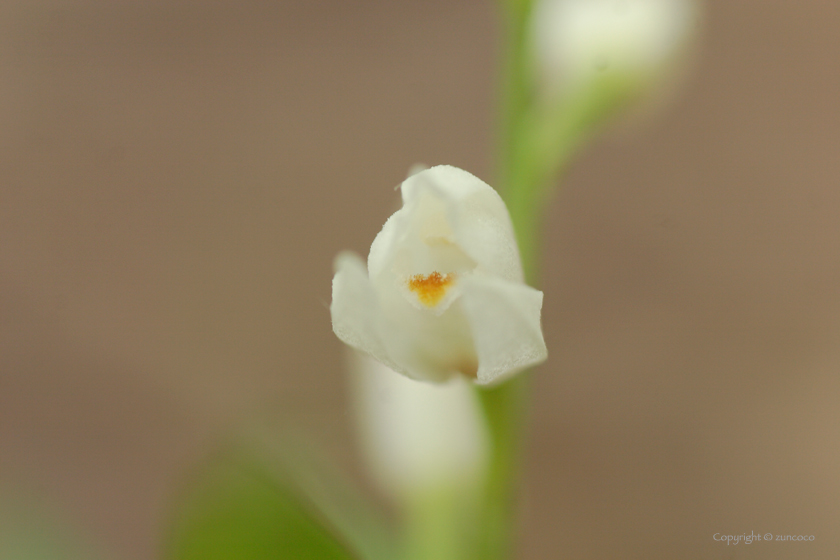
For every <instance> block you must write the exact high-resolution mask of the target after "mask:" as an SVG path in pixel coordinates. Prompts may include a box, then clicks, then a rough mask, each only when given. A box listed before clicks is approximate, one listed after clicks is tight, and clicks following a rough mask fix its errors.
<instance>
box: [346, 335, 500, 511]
mask: <svg viewBox="0 0 840 560" xmlns="http://www.w3.org/2000/svg"><path fill="white" fill-rule="evenodd" d="M353 366H354V367H352V368H351V370H352V371H351V373H352V375H353V378H354V379H353V381H354V386H355V396H356V408H357V416H358V420H359V431H360V436H361V440H362V448H363V451H364V453H365V459H366V460H367V462H368V465H369V468H370V470H371V472H372V473H373V475H374V477H375V479H376V481H377V482H378V483H379V484H381V485H382V486H383V489H384V490H385V491H386V492H388V493H389V494H390V495H392V496H395V497H397V498H406V497H411V496H417V495H418V494H422V493H424V492H428V491H435V490H439V489H441V488H450V489H452V488H455V489H458V488H460V489H461V490H464V489H465V487H475V485H476V484H478V483H480V482H481V481H482V479H483V473H484V468H485V464H486V460H487V452H488V446H489V443H488V434H487V432H486V427H485V424H484V420H483V416H482V415H481V410H480V408H479V403H478V402H477V397H476V395H475V393H474V391H473V390H472V387H471V384H470V382H469V381H467V380H466V379H465V378H463V377H461V376H455V377H453V378H451V379H450V380H449V381H447V382H445V383H438V384H431V383H422V382H419V381H415V380H413V379H409V378H407V377H405V376H404V375H400V374H398V373H396V372H395V371H393V370H391V369H389V368H388V367H387V366H384V365H382V364H381V363H380V362H378V361H376V360H374V359H373V358H370V357H368V356H366V355H363V354H361V353H357V352H354V353H353Z"/></svg>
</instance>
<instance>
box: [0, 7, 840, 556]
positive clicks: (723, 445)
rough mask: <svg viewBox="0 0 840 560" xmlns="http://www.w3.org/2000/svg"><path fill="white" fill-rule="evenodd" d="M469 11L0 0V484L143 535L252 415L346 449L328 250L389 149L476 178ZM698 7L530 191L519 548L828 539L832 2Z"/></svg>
mask: <svg viewBox="0 0 840 560" xmlns="http://www.w3.org/2000/svg"><path fill="white" fill-rule="evenodd" d="M493 8H494V6H493V3H492V2H490V1H488V0H470V1H463V2H447V1H443V0H425V1H419V0H418V1H410V0H400V1H395V0H389V1H373V0H368V1H363V2H342V1H339V0H329V1H327V2H291V1H283V0H281V1H279V2H233V1H213V2H198V1H197V0H196V1H179V2H164V1H154V2H147V1H145V2H140V1H129V0H126V1H121V2H106V1H103V0H86V1H85V0H66V1H61V0H53V1H51V2H38V3H36V2H25V1H22V0H18V1H6V2H4V3H3V4H2V5H0V487H3V488H5V489H6V491H11V492H13V493H14V492H18V491H20V492H25V493H27V494H28V495H33V496H38V497H39V499H41V500H43V501H44V503H46V504H50V506H49V507H51V508H55V510H56V511H60V512H63V514H64V515H66V516H68V517H69V518H71V519H72V522H73V524H74V527H76V528H77V529H78V530H80V531H81V532H83V533H85V534H87V535H88V536H89V537H90V538H91V540H96V541H99V542H100V543H102V545H103V547H104V548H105V550H107V551H108V552H109V553H110V556H111V557H113V558H119V559H124V560H140V559H150V558H153V557H155V556H156V555H157V550H158V542H159V540H160V535H161V532H162V527H163V525H164V523H163V519H164V518H165V513H166V511H167V504H168V500H169V499H170V497H171V494H172V492H173V491H174V489H175V488H177V485H178V484H179V482H180V481H181V479H182V478H183V473H184V472H185V470H186V469H187V468H188V467H189V466H190V465H192V464H193V463H194V462H195V461H196V460H197V459H198V458H200V457H201V456H202V454H203V453H204V452H206V450H207V449H208V448H209V447H210V446H211V445H212V442H213V441H214V439H215V438H216V437H217V436H218V435H219V434H222V433H224V432H225V431H227V430H229V429H231V427H234V426H236V425H238V424H239V423H241V422H243V421H247V420H248V419H251V418H256V417H260V418H269V419H271V420H272V421H276V422H277V423H280V424H283V423H285V424H287V425H288V424H291V425H295V426H298V427H301V428H303V429H305V430H307V431H309V432H310V433H313V434H315V435H317V437H318V438H320V439H321V441H322V442H323V443H324V444H325V445H326V447H327V448H328V449H330V450H331V451H332V452H333V453H335V454H336V455H337V456H338V457H340V458H341V460H342V461H343V463H344V464H346V465H347V466H348V468H351V469H354V470H356V471H358V458H357V457H355V455H354V442H353V439H352V438H353V435H352V430H351V427H350V425H349V413H348V409H347V402H346V399H347V388H346V386H345V378H344V375H343V371H342V361H341V357H342V348H341V345H340V343H339V342H338V341H337V340H336V339H335V337H334V336H333V334H332V332H331V329H330V321H329V314H328V311H327V309H326V305H327V303H328V301H329V297H330V280H331V275H332V271H331V260H332V258H333V256H334V255H335V254H336V253H337V252H338V251H339V250H341V249H348V248H349V249H353V250H356V251H358V252H360V253H363V254H366V252H367V249H368V247H369V244H370V242H371V240H372V239H373V237H374V235H375V234H376V232H377V231H378V230H379V228H380V227H381V225H382V223H383V221H384V219H385V218H386V217H387V216H388V215H389V214H390V213H391V212H392V211H393V209H394V207H395V205H396V203H397V202H396V199H397V195H396V194H395V193H394V191H393V187H394V185H396V184H397V183H399V182H400V181H401V179H402V178H403V177H404V175H405V172H406V170H407V169H408V167H409V166H410V165H411V164H413V163H415V162H418V161H420V162H425V163H428V164H437V163H449V164H453V165H457V166H460V167H463V168H465V169H468V170H470V171H472V172H474V173H476V174H477V175H479V176H481V177H484V178H487V179H490V172H491V167H492V165H491V163H492V162H491V159H490V154H491V152H492V146H493V139H492V136H491V134H492V114H493V102H494V100H493V87H494V71H495V53H496V49H497V46H498V45H497V39H496V37H497V35H496V21H495V14H494V11H493ZM706 8H707V9H706V21H705V28H704V36H703V38H702V44H701V47H702V48H701V50H700V56H699V57H698V60H697V61H696V64H695V68H694V71H693V73H692V74H691V75H690V77H689V78H688V79H687V81H686V83H685V84H684V87H683V89H682V90H681V91H680V93H679V94H678V95H677V96H676V97H675V99H674V100H673V101H672V103H671V104H670V105H669V106H668V107H667V108H666V109H665V110H663V111H660V113H659V114H658V115H656V117H655V118H654V119H653V121H651V122H648V123H646V124H645V126H643V127H641V128H636V129H635V130H633V131H631V132H625V133H622V134H619V135H616V134H613V135H612V136H611V138H606V139H602V140H600V141H599V142H597V143H596V144H595V145H594V146H592V148H591V149H589V150H588V151H587V152H586V154H584V156H583V157H582V158H581V159H580V160H579V161H578V162H577V163H576V164H575V165H574V166H573V168H572V170H571V173H570V175H569V177H568V180H567V182H566V184H565V188H564V189H563V191H562V192H561V193H560V194H559V196H558V197H557V199H556V200H555V203H554V205H553V206H552V207H551V209H550V220H549V222H548V227H547V230H546V235H547V243H546V255H545V282H544V286H543V289H544V291H545V302H546V303H545V308H544V319H543V320H544V328H545V333H546V338H547V342H548V345H549V350H550V354H551V357H550V359H549V361H548V362H547V363H546V364H545V365H544V366H543V367H542V368H541V370H540V371H539V374H538V376H537V378H536V394H535V407H534V410H533V415H532V432H531V433H532V438H531V442H530V448H529V453H528V455H529V456H528V460H529V464H528V482H527V492H526V496H525V503H524V515H523V527H522V546H521V558H524V559H545V558H577V559H596V558H598V559H601V558H645V559H649V558H662V559H673V558H682V559H705V558H762V559H787V558H790V559H793V558H798V559H801V558H820V559H823V558H825V559H829V558H837V557H838V553H840V534H838V530H840V478H838V476H839V475H838V473H840V445H838V443H839V442H840V409H838V401H839V400H840V376H839V375H838V370H840V345H838V342H840V290H838V285H839V284H840V223H838V216H840V157H838V148H840V108H838V105H837V100H838V97H840V33H838V31H837V30H838V28H840V4H838V3H837V2H830V1H822V0H803V1H800V2H792V1H790V0H716V1H711V2H708V3H707V4H706ZM750 531H756V532H761V533H764V532H773V533H788V534H805V535H815V537H816V540H815V541H814V542H812V543H776V542H769V543H765V542H762V543H754V544H752V545H740V546H738V547H737V549H735V548H733V547H729V548H728V549H727V547H726V546H725V545H722V544H720V543H717V542H714V541H713V539H712V535H713V534H714V533H724V534H740V533H743V532H747V533H749V532H750Z"/></svg>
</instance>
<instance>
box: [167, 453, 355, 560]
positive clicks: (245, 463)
mask: <svg viewBox="0 0 840 560" xmlns="http://www.w3.org/2000/svg"><path fill="white" fill-rule="evenodd" d="M189 486H190V488H189V489H188V491H187V493H186V497H185V500H184V502H183V504H182V506H181V507H180V508H178V510H177V511H176V514H175V523H174V527H173V529H172V531H171V533H170V538H169V542H168V546H167V550H166V557H167V558H170V559H172V560H285V559H295V560H350V559H356V558H358V557H357V556H356V555H354V554H351V553H350V552H349V551H348V550H347V549H346V547H345V545H344V544H343V543H342V542H340V540H339V539H338V538H337V537H336V536H335V535H334V533H333V531H332V530H331V528H330V527H328V526H327V525H326V524H325V523H324V522H323V521H322V520H321V519H320V518H319V516H318V514H317V513H316V512H315V511H314V508H313V507H312V506H311V505H310V504H308V503H307V502H306V500H304V499H301V498H300V497H299V496H297V495H296V494H295V493H294V492H293V491H292V490H291V489H290V488H288V487H285V486H284V485H283V484H281V483H280V482H279V481H278V480H277V479H276V478H275V477H273V476H272V475H271V474H270V473H269V472H268V471H267V469H265V468H264V467H263V465H261V464H260V463H259V462H257V461H253V460H249V459H246V458H244V457H243V456H234V455H227V456H225V457H221V458H219V459H217V460H214V461H212V462H211V464H209V465H208V466H206V467H205V468H204V469H203V470H202V472H200V473H198V474H197V475H196V476H195V478H194V479H193V480H192V481H191V484H190V485H189Z"/></svg>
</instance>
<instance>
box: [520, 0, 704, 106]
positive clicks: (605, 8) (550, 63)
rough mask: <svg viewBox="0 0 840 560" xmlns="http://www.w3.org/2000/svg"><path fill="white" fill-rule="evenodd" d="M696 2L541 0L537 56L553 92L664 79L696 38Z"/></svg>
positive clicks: (535, 30) (535, 24)
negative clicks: (613, 81)
mask: <svg viewBox="0 0 840 560" xmlns="http://www.w3.org/2000/svg"><path fill="white" fill-rule="evenodd" d="M697 15H698V10H697V6H696V4H695V2H694V1H693V0H537V2H536V4H535V6H534V11H533V14H532V30H531V33H532V40H533V49H534V55H535V57H536V63H537V66H538V70H539V72H538V73H539V76H540V77H541V79H542V81H543V82H544V85H545V86H546V87H547V88H548V89H549V90H555V89H558V88H563V89H566V90H569V89H575V88H577V87H581V86H584V87H585V86H586V85H587V84H590V83H591V82H593V81H594V80H597V79H599V78H600V77H605V76H610V75H612V76H615V77H617V78H619V79H629V80H634V81H636V80H639V81H646V80H649V79H652V78H655V77H656V76H657V75H659V74H660V73H662V72H663V71H664V70H666V69H667V67H668V66H669V65H670V63H672V62H673V60H674V59H675V57H676V56H677V55H679V54H680V52H681V51H682V50H683V47H684V46H685V45H686V43H687V40H688V39H689V38H690V36H691V35H692V31H693V28H694V27H695V24H696V21H697Z"/></svg>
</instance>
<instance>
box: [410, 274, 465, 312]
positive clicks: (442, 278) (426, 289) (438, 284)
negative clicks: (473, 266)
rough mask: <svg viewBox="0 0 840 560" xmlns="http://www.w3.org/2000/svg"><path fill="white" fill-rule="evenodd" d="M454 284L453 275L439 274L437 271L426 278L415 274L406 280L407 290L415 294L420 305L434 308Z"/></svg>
mask: <svg viewBox="0 0 840 560" xmlns="http://www.w3.org/2000/svg"><path fill="white" fill-rule="evenodd" d="M454 282H455V275H454V274H441V273H440V272H437V271H435V272H432V273H431V274H429V275H428V276H424V275H422V274H415V275H414V276H412V277H411V278H409V279H408V289H409V290H411V291H412V292H414V293H415V294H417V299H419V300H420V303H422V304H423V305H425V306H426V307H434V306H436V305H437V304H438V303H440V300H442V299H443V296H445V295H446V290H447V289H449V286H451V285H452V284H453V283H454Z"/></svg>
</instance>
